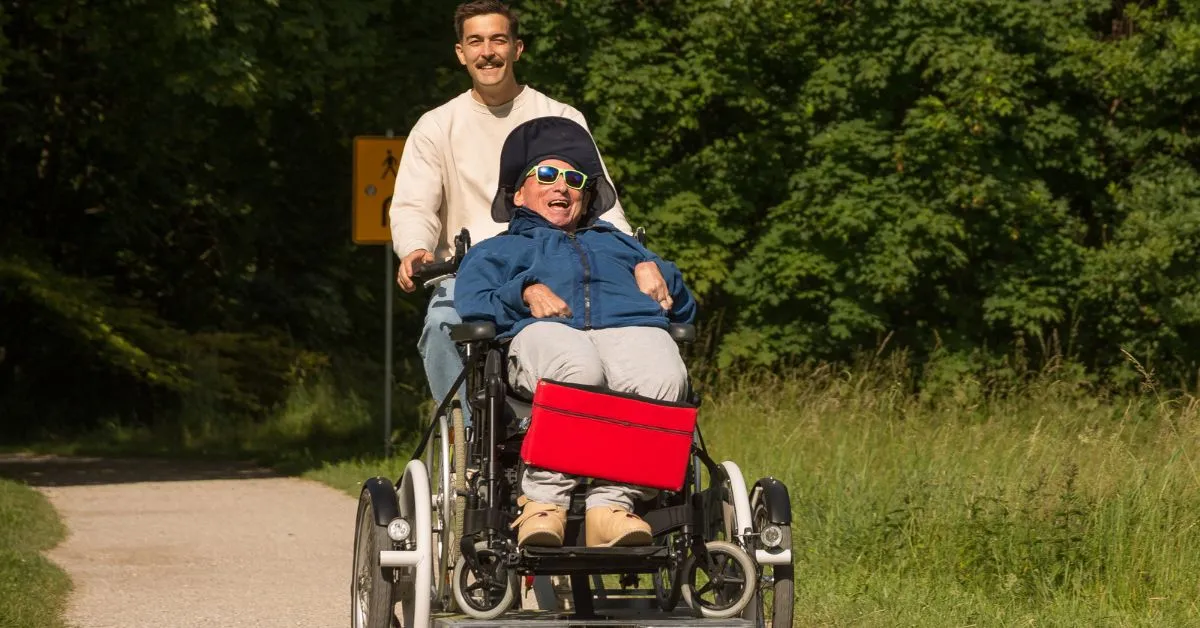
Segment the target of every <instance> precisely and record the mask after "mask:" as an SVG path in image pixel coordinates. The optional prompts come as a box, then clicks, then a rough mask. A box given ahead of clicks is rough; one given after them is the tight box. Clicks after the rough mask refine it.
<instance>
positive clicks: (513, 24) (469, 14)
mask: <svg viewBox="0 0 1200 628" xmlns="http://www.w3.org/2000/svg"><path fill="white" fill-rule="evenodd" d="M493 13H496V14H499V15H503V16H504V17H506V18H508V36H509V37H510V38H512V40H513V41H516V40H518V39H520V38H521V30H520V24H519V23H518V21H517V14H516V13H513V11H512V9H510V8H508V5H506V4H504V3H503V2H500V1H499V0H471V1H470V2H464V3H462V4H460V5H458V8H457V9H455V10H454V34H455V35H457V36H458V39H457V41H462V38H463V22H466V21H467V20H469V19H471V18H473V17H476V16H479V15H491V14H493Z"/></svg>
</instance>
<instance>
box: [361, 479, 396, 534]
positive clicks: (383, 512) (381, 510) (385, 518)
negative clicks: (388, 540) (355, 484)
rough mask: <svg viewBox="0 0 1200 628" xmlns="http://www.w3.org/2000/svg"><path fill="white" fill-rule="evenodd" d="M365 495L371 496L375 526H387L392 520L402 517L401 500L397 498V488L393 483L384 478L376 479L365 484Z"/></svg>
mask: <svg viewBox="0 0 1200 628" xmlns="http://www.w3.org/2000/svg"><path fill="white" fill-rule="evenodd" d="M362 490H363V492H364V493H369V494H370V495H371V510H373V511H374V513H375V525H377V526H386V525H387V524H389V523H391V522H392V519H395V518H396V517H399V516H400V500H399V499H398V498H397V497H396V488H395V487H394V486H392V481H391V480H389V479H387V478H383V477H374V478H371V479H369V480H367V481H366V482H363V488H362Z"/></svg>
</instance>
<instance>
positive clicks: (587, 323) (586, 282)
mask: <svg viewBox="0 0 1200 628" xmlns="http://www.w3.org/2000/svg"><path fill="white" fill-rule="evenodd" d="M567 238H569V239H570V240H571V244H573V245H575V250H576V251H577V252H578V253H579V262H580V263H581V264H583V328H584V329H585V330H586V329H591V328H592V269H591V267H590V266H588V261H587V253H584V251H583V247H582V246H581V245H580V244H579V241H578V240H576V239H575V234H574V233H568V234H567Z"/></svg>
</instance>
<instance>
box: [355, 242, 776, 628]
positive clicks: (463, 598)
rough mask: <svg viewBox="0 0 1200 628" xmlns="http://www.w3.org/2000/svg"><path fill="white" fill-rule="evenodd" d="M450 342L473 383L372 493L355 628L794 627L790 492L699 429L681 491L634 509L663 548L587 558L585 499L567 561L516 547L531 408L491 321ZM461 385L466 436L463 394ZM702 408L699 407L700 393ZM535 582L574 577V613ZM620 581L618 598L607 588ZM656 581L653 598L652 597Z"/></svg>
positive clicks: (361, 547)
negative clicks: (530, 598) (745, 468)
mask: <svg viewBox="0 0 1200 628" xmlns="http://www.w3.org/2000/svg"><path fill="white" fill-rule="evenodd" d="M639 236H640V237H644V236H642V234H641V233H640V232H639ZM456 241H457V247H456V248H457V254H456V255H455V257H454V258H452V259H451V260H448V261H446V262H437V263H431V264H426V265H425V266H423V267H421V268H420V269H418V270H416V271H415V272H414V279H416V280H417V281H418V282H420V283H422V284H424V285H425V286H426V287H428V286H430V285H431V284H433V283H436V282H437V281H438V280H439V279H441V278H444V277H447V276H450V275H452V274H453V273H454V272H455V270H456V269H457V265H458V262H459V261H460V260H461V258H462V255H463V254H464V253H465V250H466V248H467V247H468V246H469V242H468V240H467V236H466V234H465V233H464V234H463V235H462V236H460V237H459V238H458V239H457V240H456ZM669 331H670V333H671V335H672V337H673V338H674V339H675V340H676V342H678V343H680V344H681V345H685V344H688V343H690V342H692V341H693V340H694V336H695V330H694V328H693V327H692V326H691V325H679V324H675V325H672V326H671V329H670V330H669ZM450 335H451V338H452V339H453V340H454V341H455V342H456V343H458V345H459V346H460V347H461V348H462V350H463V353H464V355H465V360H464V362H465V366H464V369H463V371H462V372H461V373H460V375H459V376H458V379H457V381H456V382H455V384H454V386H453V387H452V388H451V393H450V394H448V395H447V396H446V398H445V399H442V400H441V401H440V403H439V404H438V406H437V408H436V410H435V411H434V412H433V416H432V418H431V420H430V422H429V424H428V425H427V427H426V429H425V432H424V435H423V437H422V438H421V440H420V443H419V445H418V446H417V448H416V450H415V451H414V452H413V454H412V456H411V458H410V460H409V462H408V463H407V465H406V466H405V469H404V472H403V475H402V476H401V477H400V478H398V479H397V481H396V482H394V483H393V482H392V481H391V480H389V479H388V478H384V477H373V478H370V479H368V480H366V481H365V482H364V483H363V488H362V492H361V494H360V498H359V502H358V511H357V526H356V532H355V541H354V561H353V577H352V582H351V620H352V621H351V624H352V626H353V627H354V628H390V627H392V626H396V625H400V626H404V627H405V628H409V627H422V626H430V625H434V624H435V623H437V624H439V625H447V626H449V625H460V624H463V623H471V622H470V621H467V620H476V621H475V623H478V624H480V625H488V626H496V625H517V624H522V623H524V622H525V621H526V620H528V621H529V622H539V623H545V620H547V619H555V618H557V619H563V618H564V616H569V621H568V622H567V624H564V625H571V626H583V625H587V624H588V622H589V620H596V623H597V624H604V623H607V624H608V625H612V624H611V622H612V621H616V620H618V619H619V620H620V622H619V625H631V626H632V625H638V621H637V620H638V618H650V619H652V620H654V621H655V622H658V623H654V625H664V624H666V625H670V624H672V623H677V624H679V625H689V624H705V623H708V624H713V625H722V626H733V625H739V626H763V627H767V626H772V627H775V628H788V627H790V626H791V623H792V597H793V573H794V572H793V565H792V554H791V503H790V498H789V495H788V491H787V487H786V486H784V484H783V483H782V482H780V481H779V480H776V479H774V478H771V477H766V478H762V479H759V480H757V481H756V482H755V483H754V484H753V485H752V486H750V487H747V485H746V481H745V479H744V477H743V475H742V472H741V470H740V468H739V467H738V465H737V464H736V463H734V462H732V461H724V462H720V463H718V462H716V461H714V460H713V459H712V458H711V457H710V456H709V454H708V452H707V449H706V447H705V444H704V440H703V438H702V435H701V433H700V429H699V426H698V425H697V427H696V430H695V433H694V434H693V437H692V442H693V445H692V447H691V455H690V461H689V465H688V469H687V472H686V474H685V476H686V477H685V480H684V485H683V487H682V489H681V490H678V491H660V493H659V495H658V496H657V497H656V498H655V499H654V500H651V501H650V502H649V503H645V504H640V505H639V507H638V509H637V511H636V512H637V514H639V515H640V516H641V517H642V518H643V519H644V520H645V521H646V522H647V523H649V524H650V526H651V529H652V534H653V543H652V544H651V545H648V546H637V547H611V548H609V547H586V546H585V544H584V530H583V524H584V488H585V487H583V486H581V487H579V488H578V489H576V492H575V494H573V496H572V501H571V507H570V508H569V509H568V518H567V526H566V532H565V538H564V542H563V546H562V547H531V546H522V547H518V546H517V543H516V534H515V531H514V530H512V529H511V528H510V523H511V522H512V521H513V520H514V519H515V516H516V512H517V510H518V507H517V497H518V492H519V485H520V484H519V477H520V475H519V473H520V470H521V465H522V464H523V463H522V462H521V460H520V456H519V452H520V449H521V443H522V439H523V437H524V431H523V428H524V425H523V423H524V421H523V419H525V418H526V417H529V416H530V414H531V400H529V399H522V398H519V397H517V396H515V395H514V393H513V392H512V391H510V390H509V389H508V387H507V385H506V379H505V377H504V349H505V346H504V345H505V343H504V342H501V341H497V340H496V338H495V335H496V334H495V328H494V326H493V325H492V324H491V323H463V324H460V325H457V326H455V327H454V328H452V329H451V330H450ZM464 385H465V388H464V390H465V398H466V403H467V404H469V406H470V408H471V417H472V419H473V421H472V425H470V426H468V425H467V424H466V422H465V421H464V414H463V410H462V406H461V403H462V402H461V401H460V400H459V395H458V391H459V390H460V388H461V387H463V386H464ZM691 401H692V402H693V403H695V404H698V403H699V398H698V397H697V396H696V395H695V393H694V392H693V393H692V399H691ZM534 575H538V576H547V575H553V576H565V577H566V578H568V579H569V582H570V602H569V606H570V607H571V609H570V610H569V611H563V612H558V611H548V610H547V611H533V612H530V611H522V610H521V609H519V608H518V607H519V599H518V598H519V595H518V592H519V589H520V583H521V578H522V577H523V576H524V577H529V576H534ZM647 575H648V576H649V578H646V579H645V580H643V579H642V578H641V576H647ZM617 578H619V586H617V587H613V586H611V585H606V584H605V583H606V582H609V583H611V582H612V581H613V580H614V579H617ZM644 581H648V584H649V586H648V587H646V588H640V587H639V585H640V584H641V583H642V582H644ZM397 605H398V606H399V610H398V611H397ZM464 615H465V618H464V617H463V616H464ZM502 616H503V617H502ZM486 620H491V621H490V622H489V621H486ZM717 620H725V621H724V622H720V621H717ZM497 622H500V623H497ZM530 625H536V624H534V623H531V624H530Z"/></svg>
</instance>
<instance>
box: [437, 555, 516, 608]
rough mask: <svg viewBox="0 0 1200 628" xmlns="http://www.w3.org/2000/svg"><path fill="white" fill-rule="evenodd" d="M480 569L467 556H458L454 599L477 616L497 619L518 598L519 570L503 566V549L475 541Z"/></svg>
mask: <svg viewBox="0 0 1200 628" xmlns="http://www.w3.org/2000/svg"><path fill="white" fill-rule="evenodd" d="M475 557H476V560H477V561H478V563H479V569H478V570H474V569H471V568H469V567H467V559H466V558H465V557H463V556H459V557H458V564H456V565H455V566H454V580H453V581H452V586H453V587H454V600H455V601H456V602H457V603H458V608H459V609H461V610H462V611H463V612H464V613H466V614H468V615H470V616H471V617H474V618H475V619H495V618H497V617H499V616H500V615H503V614H504V612H505V611H507V610H508V609H509V608H511V607H512V605H513V600H514V599H516V597H517V589H518V588H519V586H520V584H519V580H518V578H517V573H516V572H515V571H512V570H510V569H508V568H506V567H505V566H504V563H503V558H502V557H501V555H500V552H498V551H497V550H495V549H493V548H490V547H488V544H487V543H486V542H483V541H481V542H479V543H476V544H475Z"/></svg>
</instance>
